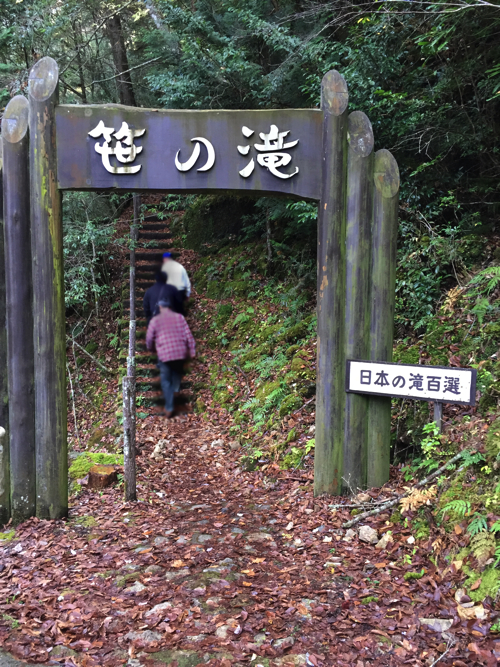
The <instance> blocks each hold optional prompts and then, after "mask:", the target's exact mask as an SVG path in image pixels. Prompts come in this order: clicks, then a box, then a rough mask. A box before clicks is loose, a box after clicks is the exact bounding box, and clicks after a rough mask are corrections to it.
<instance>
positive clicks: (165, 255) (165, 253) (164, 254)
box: [163, 252, 172, 257]
mask: <svg viewBox="0 0 500 667" xmlns="http://www.w3.org/2000/svg"><path fill="white" fill-rule="evenodd" d="M163 257H172V253H171V252H164V253H163Z"/></svg>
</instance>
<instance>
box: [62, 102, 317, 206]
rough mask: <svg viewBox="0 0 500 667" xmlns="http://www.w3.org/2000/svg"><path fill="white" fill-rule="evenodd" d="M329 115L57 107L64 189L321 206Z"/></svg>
mask: <svg viewBox="0 0 500 667" xmlns="http://www.w3.org/2000/svg"><path fill="white" fill-rule="evenodd" d="M322 118H323V114H322V113H321V111H319V110H315V109H293V110H285V111H283V110H273V109H270V110H266V111H175V110H167V111H162V110H153V109H137V108H131V107H125V106H120V105H99V106H81V105H78V106H76V105H60V106H58V107H57V108H56V141H57V174H58V186H59V188H60V189H62V190H111V189H113V190H126V191H130V190H134V191H144V190H155V191H162V190H163V191H168V192H216V191H217V192H220V191H221V190H222V191H224V190H225V191H232V192H237V193H241V194H245V193H251V192H256V191H257V192H260V193H282V194H284V195H287V196H292V197H297V198H302V199H303V198H306V199H320V197H321V152H322V151H321V147H322V127H321V125H322Z"/></svg>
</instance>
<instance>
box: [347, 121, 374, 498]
mask: <svg viewBox="0 0 500 667" xmlns="http://www.w3.org/2000/svg"><path fill="white" fill-rule="evenodd" d="M347 136H348V144H349V149H348V151H347V222H346V306H345V308H346V310H345V336H346V339H345V350H346V359H367V358H368V356H369V353H370V343H369V340H370V300H369V297H370V264H371V209H372V191H373V143H374V141H373V130H372V126H371V123H370V121H369V120H368V117H367V116H366V115H365V114H364V113H363V112H362V111H354V112H353V113H351V114H350V115H349V118H348V121H347ZM344 375H345V370H344ZM345 400H346V412H345V435H344V437H345V441H344V474H343V491H345V492H349V491H351V490H352V491H357V490H358V489H360V488H365V486H366V466H367V446H368V442H367V437H368V397H367V396H363V395H361V394H347V395H346V397H345Z"/></svg>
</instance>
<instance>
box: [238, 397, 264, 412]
mask: <svg viewBox="0 0 500 667" xmlns="http://www.w3.org/2000/svg"><path fill="white" fill-rule="evenodd" d="M258 405H260V401H259V399H258V398H251V399H250V400H248V401H247V402H246V403H243V405H242V406H241V409H242V410H251V409H252V408H255V407H257V406H258Z"/></svg>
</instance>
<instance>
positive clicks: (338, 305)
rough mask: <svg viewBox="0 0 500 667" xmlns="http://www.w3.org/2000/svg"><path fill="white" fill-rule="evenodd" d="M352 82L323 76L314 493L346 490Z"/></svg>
mask: <svg viewBox="0 0 500 667" xmlns="http://www.w3.org/2000/svg"><path fill="white" fill-rule="evenodd" d="M348 100H349V96H348V92H347V84H346V82H345V80H344V77H343V76H342V75H341V74H339V73H338V72H337V71H335V70H332V71H331V72H328V73H327V74H325V76H324V77H323V81H322V84H321V108H322V110H323V153H322V155H321V161H322V197H321V201H320V205H319V211H318V306H317V313H318V346H317V374H318V377H317V385H316V386H317V396H316V436H315V440H316V448H315V455H314V495H315V496H318V495H320V494H322V493H330V494H339V493H340V491H341V479H342V467H343V448H344V412H345V409H344V408H345V386H344V385H345V330H344V329H345V231H346V228H345V208H346V172H347V159H346V153H347V105H348Z"/></svg>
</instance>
